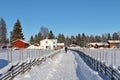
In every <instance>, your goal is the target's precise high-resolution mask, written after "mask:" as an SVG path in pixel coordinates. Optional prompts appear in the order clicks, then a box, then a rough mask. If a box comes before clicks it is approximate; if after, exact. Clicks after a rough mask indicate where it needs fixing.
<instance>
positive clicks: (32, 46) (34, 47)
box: [27, 45, 40, 49]
mask: <svg viewBox="0 0 120 80" xmlns="http://www.w3.org/2000/svg"><path fill="white" fill-rule="evenodd" d="M27 49H40V47H38V46H34V45H31V46H29V47H28V48H27Z"/></svg>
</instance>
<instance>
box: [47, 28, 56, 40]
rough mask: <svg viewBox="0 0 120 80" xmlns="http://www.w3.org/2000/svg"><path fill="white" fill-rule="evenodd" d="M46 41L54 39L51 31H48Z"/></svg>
mask: <svg viewBox="0 0 120 80" xmlns="http://www.w3.org/2000/svg"><path fill="white" fill-rule="evenodd" d="M48 39H55V36H54V34H53V32H52V30H50V32H49V34H48Z"/></svg>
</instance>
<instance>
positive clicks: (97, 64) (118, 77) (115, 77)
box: [74, 50, 120, 80]
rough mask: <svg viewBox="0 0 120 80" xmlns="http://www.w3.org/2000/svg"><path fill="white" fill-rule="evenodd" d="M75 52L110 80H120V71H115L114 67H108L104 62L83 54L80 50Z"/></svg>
mask: <svg viewBox="0 0 120 80" xmlns="http://www.w3.org/2000/svg"><path fill="white" fill-rule="evenodd" d="M74 51H76V52H77V53H78V54H79V55H80V56H81V57H82V58H83V60H84V61H85V62H86V63H88V64H90V65H91V66H92V67H93V68H94V69H96V70H98V71H99V72H101V73H103V74H104V75H106V76H108V78H109V79H110V80H120V71H118V70H117V69H115V68H114V67H113V66H107V65H105V63H104V62H101V61H99V60H97V59H95V58H93V57H91V56H90V55H87V54H85V53H83V52H81V51H80V50H74Z"/></svg>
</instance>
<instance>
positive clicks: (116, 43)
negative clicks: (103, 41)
mask: <svg viewBox="0 0 120 80" xmlns="http://www.w3.org/2000/svg"><path fill="white" fill-rule="evenodd" d="M108 44H109V48H112V47H114V46H117V45H118V44H120V40H108Z"/></svg>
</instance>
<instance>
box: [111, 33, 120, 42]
mask: <svg viewBox="0 0 120 80" xmlns="http://www.w3.org/2000/svg"><path fill="white" fill-rule="evenodd" d="M112 39H113V40H119V35H118V33H116V32H114V33H113V35H112Z"/></svg>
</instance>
